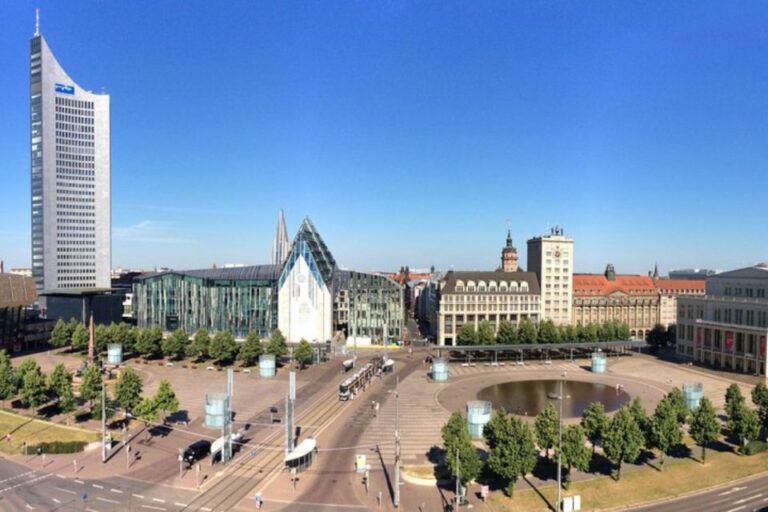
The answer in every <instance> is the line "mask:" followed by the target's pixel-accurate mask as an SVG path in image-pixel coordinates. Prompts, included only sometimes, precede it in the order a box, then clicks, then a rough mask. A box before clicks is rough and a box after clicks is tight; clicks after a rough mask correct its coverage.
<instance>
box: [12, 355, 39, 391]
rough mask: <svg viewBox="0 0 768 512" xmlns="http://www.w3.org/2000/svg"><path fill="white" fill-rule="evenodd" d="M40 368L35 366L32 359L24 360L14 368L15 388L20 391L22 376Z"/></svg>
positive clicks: (22, 381) (35, 363) (22, 382)
mask: <svg viewBox="0 0 768 512" xmlns="http://www.w3.org/2000/svg"><path fill="white" fill-rule="evenodd" d="M39 369H40V367H39V366H37V362H35V360H34V359H32V358H31V357H27V358H25V359H24V360H23V361H22V362H21V364H19V366H18V367H17V368H16V373H15V376H16V387H17V389H21V386H22V385H23V384H24V376H25V375H26V374H27V373H28V372H34V371H36V370H39Z"/></svg>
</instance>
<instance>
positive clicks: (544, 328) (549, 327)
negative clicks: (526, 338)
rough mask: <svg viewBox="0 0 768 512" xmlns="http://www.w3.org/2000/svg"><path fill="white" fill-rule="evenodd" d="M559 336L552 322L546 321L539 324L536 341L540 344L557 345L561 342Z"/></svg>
mask: <svg viewBox="0 0 768 512" xmlns="http://www.w3.org/2000/svg"><path fill="white" fill-rule="evenodd" d="M559 334H560V333H559V332H558V330H557V327H556V326H555V323H554V322H553V321H552V320H544V321H542V322H540V323H539V333H538V336H537V338H536V340H537V342H538V343H557V342H559V341H560V336H559Z"/></svg>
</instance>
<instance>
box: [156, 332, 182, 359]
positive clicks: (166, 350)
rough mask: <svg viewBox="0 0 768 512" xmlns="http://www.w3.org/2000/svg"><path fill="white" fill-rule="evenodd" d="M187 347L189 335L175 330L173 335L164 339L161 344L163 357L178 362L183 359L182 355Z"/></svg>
mask: <svg viewBox="0 0 768 512" xmlns="http://www.w3.org/2000/svg"><path fill="white" fill-rule="evenodd" d="M187 345H189V334H187V331H185V330H184V329H181V328H179V329H176V330H175V331H173V334H171V335H170V336H168V337H167V338H165V339H164V340H163V342H162V349H163V355H164V356H165V357H169V358H171V359H176V360H179V359H181V358H182V357H184V353H185V352H186V350H187Z"/></svg>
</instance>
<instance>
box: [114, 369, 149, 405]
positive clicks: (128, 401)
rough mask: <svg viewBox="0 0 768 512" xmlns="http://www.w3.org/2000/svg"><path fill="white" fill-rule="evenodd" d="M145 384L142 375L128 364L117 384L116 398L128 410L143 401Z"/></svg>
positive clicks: (121, 372)
mask: <svg viewBox="0 0 768 512" xmlns="http://www.w3.org/2000/svg"><path fill="white" fill-rule="evenodd" d="M143 389H144V384H143V383H142V382H141V377H140V376H139V374H138V373H136V372H135V371H134V369H133V368H131V367H130V366H127V367H125V368H123V369H122V370H121V371H120V376H119V377H118V379H117V384H115V399H116V400H117V401H118V403H119V404H120V407H122V408H123V409H124V410H125V411H127V412H132V411H133V409H134V408H135V407H136V406H137V405H138V404H139V402H141V392H142V391H143Z"/></svg>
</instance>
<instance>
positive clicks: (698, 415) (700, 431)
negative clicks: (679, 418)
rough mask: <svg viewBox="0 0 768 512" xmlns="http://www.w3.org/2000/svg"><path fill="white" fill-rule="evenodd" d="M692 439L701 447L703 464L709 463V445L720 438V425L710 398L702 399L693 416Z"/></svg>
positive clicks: (691, 425)
mask: <svg viewBox="0 0 768 512" xmlns="http://www.w3.org/2000/svg"><path fill="white" fill-rule="evenodd" d="M690 433H691V437H692V438H693V440H694V441H696V444H698V445H699V446H701V462H702V463H705V462H706V461H707V445H708V444H709V443H713V442H715V441H717V439H718V438H719V437H720V423H719V422H718V421H717V414H716V413H715V408H714V407H713V406H712V402H710V401H709V398H706V397H705V398H702V399H701V401H700V402H699V406H698V407H697V408H696V410H694V411H693V414H692V415H691V424H690Z"/></svg>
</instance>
